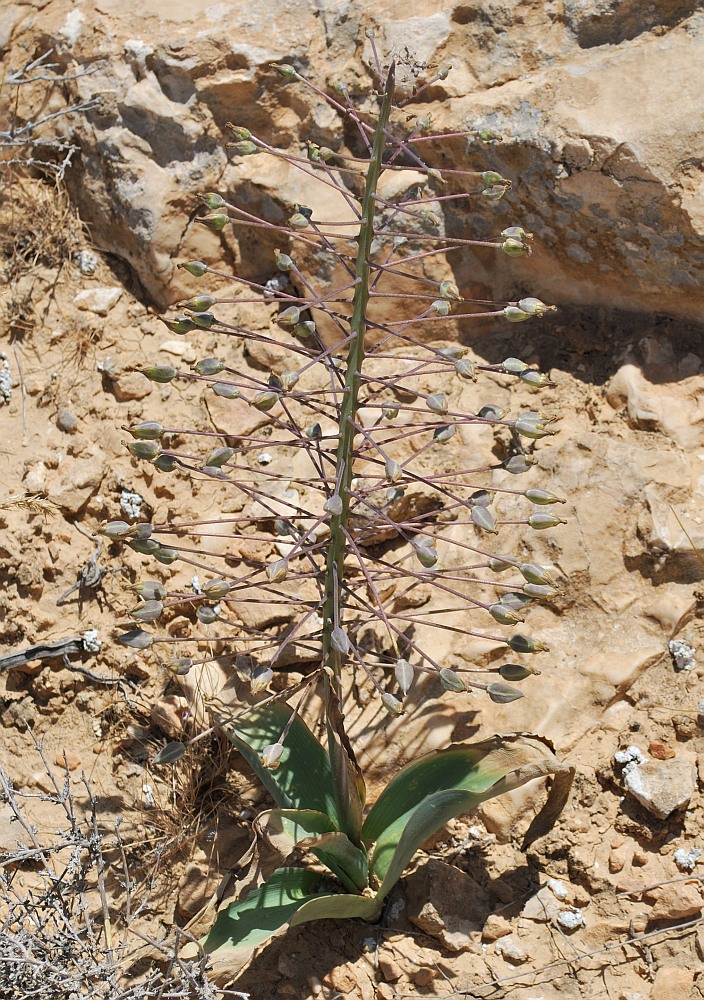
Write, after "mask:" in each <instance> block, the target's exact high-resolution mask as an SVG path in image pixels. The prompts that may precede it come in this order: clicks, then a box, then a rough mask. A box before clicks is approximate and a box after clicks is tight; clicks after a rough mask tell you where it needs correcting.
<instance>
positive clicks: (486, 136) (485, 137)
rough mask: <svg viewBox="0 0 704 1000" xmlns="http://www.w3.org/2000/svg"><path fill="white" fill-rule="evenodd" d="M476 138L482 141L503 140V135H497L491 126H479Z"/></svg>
mask: <svg viewBox="0 0 704 1000" xmlns="http://www.w3.org/2000/svg"><path fill="white" fill-rule="evenodd" d="M476 134H477V138H478V139H481V141H482V142H503V136H501V135H499V133H498V132H495V131H494V130H493V129H492V128H480V129H478V131H477V133H476Z"/></svg>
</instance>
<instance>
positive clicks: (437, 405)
mask: <svg viewBox="0 0 704 1000" xmlns="http://www.w3.org/2000/svg"><path fill="white" fill-rule="evenodd" d="M425 405H426V406H427V407H428V409H429V410H432V411H433V413H440V414H443V413H447V410H448V402H447V396H446V395H445V393H444V392H434V393H433V394H432V395H431V396H426V399H425Z"/></svg>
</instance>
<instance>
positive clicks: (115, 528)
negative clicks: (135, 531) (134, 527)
mask: <svg viewBox="0 0 704 1000" xmlns="http://www.w3.org/2000/svg"><path fill="white" fill-rule="evenodd" d="M130 528H131V525H129V524H128V523H127V521H103V522H102V523H101V525H100V527H99V528H98V534H99V535H105V537H106V538H119V539H120V540H122V539H125V538H128V537H129V531H130Z"/></svg>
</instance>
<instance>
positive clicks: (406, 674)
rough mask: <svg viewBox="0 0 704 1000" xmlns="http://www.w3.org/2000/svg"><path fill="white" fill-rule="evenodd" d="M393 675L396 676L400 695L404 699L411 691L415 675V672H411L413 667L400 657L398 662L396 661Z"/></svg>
mask: <svg viewBox="0 0 704 1000" xmlns="http://www.w3.org/2000/svg"><path fill="white" fill-rule="evenodd" d="M394 673H395V675H396V680H397V682H398V686H399V687H400V689H401V694H402V695H403V697H404V698H405V697H406V695H407V694H408V692H409V691H410V690H411V684H413V677H414V675H415V671H414V670H413V667H412V666H411V664H410V663H409V662H408V660H404V659H403V657H400V658H399V659H398V660H396V666H395V667H394Z"/></svg>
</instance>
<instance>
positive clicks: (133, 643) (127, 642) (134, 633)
mask: <svg viewBox="0 0 704 1000" xmlns="http://www.w3.org/2000/svg"><path fill="white" fill-rule="evenodd" d="M115 641H116V642H119V643H120V645H121V646H129V648H130V649H149V647H150V646H151V644H152V643H153V642H154V639H153V638H152V636H151V635H149V633H148V632H145V631H144V629H141V628H131V629H130V630H129V632H124V633H123V634H122V635H118V637H117V639H116V640H115Z"/></svg>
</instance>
